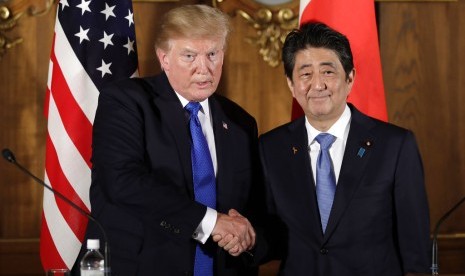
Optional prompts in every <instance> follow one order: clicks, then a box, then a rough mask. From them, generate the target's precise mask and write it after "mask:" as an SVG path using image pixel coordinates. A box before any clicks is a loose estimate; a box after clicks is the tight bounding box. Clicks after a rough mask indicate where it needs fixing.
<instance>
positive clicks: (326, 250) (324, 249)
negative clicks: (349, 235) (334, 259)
mask: <svg viewBox="0 0 465 276" xmlns="http://www.w3.org/2000/svg"><path fill="white" fill-rule="evenodd" d="M320 253H321V254H322V255H326V254H328V249H326V248H321V249H320Z"/></svg>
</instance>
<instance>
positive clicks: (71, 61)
mask: <svg viewBox="0 0 465 276" xmlns="http://www.w3.org/2000/svg"><path fill="white" fill-rule="evenodd" d="M55 33H56V36H57V39H56V43H55V49H54V50H55V51H54V53H55V55H56V57H55V59H56V60H58V61H59V62H60V66H61V68H62V71H61V72H62V73H63V75H64V76H65V79H66V81H67V83H68V86H69V88H70V91H71V93H72V95H73V98H74V99H75V100H76V101H77V103H78V105H79V107H80V108H81V109H82V111H83V112H84V114H85V115H86V117H87V119H88V120H89V121H90V122H91V123H93V122H94V118H95V111H96V109H97V103H98V101H97V100H98V95H99V92H98V89H97V87H96V86H95V85H94V83H93V82H92V80H91V79H90V78H89V76H88V75H87V73H86V70H85V68H84V67H83V66H82V64H81V63H80V62H79V59H77V57H76V56H75V55H70V54H69V53H72V52H73V48H72V47H71V45H70V44H69V41H68V40H67V39H66V35H65V33H64V32H63V28H62V27H61V24H60V22H59V21H57V24H56V26H55Z"/></svg>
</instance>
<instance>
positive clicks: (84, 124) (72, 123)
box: [49, 55, 92, 167]
mask: <svg viewBox="0 0 465 276" xmlns="http://www.w3.org/2000/svg"><path fill="white" fill-rule="evenodd" d="M52 62H54V64H55V65H54V67H53V79H52V87H51V94H52V95H53V98H54V99H55V100H56V105H57V107H58V112H59V113H60V116H59V118H60V119H61V120H62V121H63V125H64V126H65V128H66V131H67V133H68V135H69V137H70V138H71V140H72V141H73V142H74V144H75V145H76V147H77V148H78V150H79V152H80V153H81V155H82V156H83V157H84V160H86V162H87V164H88V166H89V167H90V166H91V164H90V157H91V150H92V141H91V138H92V124H91V123H90V122H89V120H88V119H87V117H86V116H85V115H84V113H83V112H82V109H81V108H80V106H79V105H78V103H77V102H76V100H75V98H74V97H73V95H72V93H71V91H70V89H69V87H68V82H67V81H66V79H65V78H64V76H63V74H62V70H61V68H60V64H59V63H58V62H57V61H56V59H54V55H52ZM55 91H58V92H55ZM50 98H51V97H50ZM49 108H50V107H49ZM82 133H88V134H89V135H82Z"/></svg>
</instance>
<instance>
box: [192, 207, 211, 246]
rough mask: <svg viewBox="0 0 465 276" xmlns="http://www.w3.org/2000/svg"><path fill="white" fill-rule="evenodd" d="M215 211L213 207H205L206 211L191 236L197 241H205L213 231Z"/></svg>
mask: <svg viewBox="0 0 465 276" xmlns="http://www.w3.org/2000/svg"><path fill="white" fill-rule="evenodd" d="M216 217H217V212H216V210H215V209H212V208H209V207H207V212H206V213H205V216H204V217H203V219H202V221H201V222H200V224H199V226H197V229H195V232H194V234H192V238H193V239H194V240H196V241H198V242H201V243H203V244H204V243H205V242H206V241H207V240H208V238H209V237H210V235H211V233H212V232H213V228H215V224H216Z"/></svg>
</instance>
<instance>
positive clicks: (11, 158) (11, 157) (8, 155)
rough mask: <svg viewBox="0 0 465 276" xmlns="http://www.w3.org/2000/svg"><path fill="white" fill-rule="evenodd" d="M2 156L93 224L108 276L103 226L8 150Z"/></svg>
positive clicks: (108, 247)
mask: <svg viewBox="0 0 465 276" xmlns="http://www.w3.org/2000/svg"><path fill="white" fill-rule="evenodd" d="M2 155H3V157H4V158H5V159H6V160H7V161H8V162H10V163H12V164H14V165H15V166H16V167H18V168H19V169H20V170H21V171H23V172H24V173H25V174H27V175H28V176H30V177H32V178H33V179H34V180H35V181H36V182H37V183H39V184H40V185H42V186H44V188H46V189H48V190H49V191H50V192H52V193H53V194H55V195H56V196H58V197H59V198H61V199H62V200H64V201H65V202H66V203H67V204H69V205H70V206H71V207H73V208H74V209H75V210H77V211H78V212H79V213H81V214H82V215H84V216H85V217H87V218H88V219H89V220H91V221H92V222H94V223H95V224H96V225H97V226H98V228H99V229H100V231H101V232H102V235H103V238H104V240H105V245H104V254H105V256H104V261H105V276H109V275H110V246H109V245H108V239H107V235H106V233H105V230H104V229H103V226H102V225H101V224H100V222H98V220H96V219H95V218H94V217H93V216H92V215H91V214H89V213H88V212H86V211H85V210H83V209H82V208H81V207H79V206H77V205H76V204H75V203H74V202H72V201H71V200H69V199H68V198H67V197H65V196H64V195H63V194H62V193H60V192H59V191H57V190H55V189H53V188H52V187H51V186H49V185H47V184H46V183H45V182H44V181H43V180H41V179H40V178H38V177H37V176H35V175H33V174H32V173H31V172H30V171H28V170H27V169H26V168H25V167H23V166H22V165H21V164H19V163H18V162H16V158H15V156H14V155H13V152H12V151H11V150H9V149H3V150H2Z"/></svg>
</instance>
